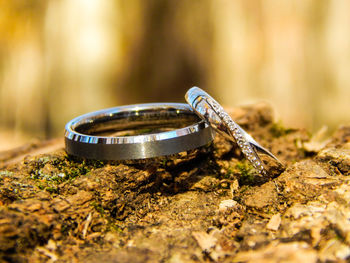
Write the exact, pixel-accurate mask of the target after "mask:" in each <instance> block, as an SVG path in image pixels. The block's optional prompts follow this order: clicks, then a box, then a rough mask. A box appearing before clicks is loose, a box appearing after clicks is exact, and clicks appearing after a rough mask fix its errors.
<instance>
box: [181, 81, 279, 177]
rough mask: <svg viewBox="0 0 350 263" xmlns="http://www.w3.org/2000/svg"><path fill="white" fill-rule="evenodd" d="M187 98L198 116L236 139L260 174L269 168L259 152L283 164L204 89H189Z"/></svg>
mask: <svg viewBox="0 0 350 263" xmlns="http://www.w3.org/2000/svg"><path fill="white" fill-rule="evenodd" d="M185 98H186V101H187V102H188V104H190V106H191V107H192V109H193V110H194V111H195V112H196V113H197V114H198V116H200V117H201V118H202V119H203V120H205V121H206V122H208V123H209V124H210V125H211V126H212V127H213V128H214V129H215V130H216V131H218V132H219V133H220V134H222V135H224V136H225V137H226V138H229V139H230V140H234V141H236V143H237V145H238V146H239V147H240V149H241V150H242V152H243V154H244V155H245V157H246V158H247V159H248V160H249V161H250V163H251V164H252V165H253V167H254V168H255V169H256V170H257V171H258V172H259V173H260V174H262V175H266V174H267V170H266V168H265V167H264V163H263V161H262V160H261V159H260V157H259V155H258V152H261V153H263V154H265V155H267V156H269V157H271V158H273V159H274V160H276V161H277V162H278V163H280V164H281V165H282V163H281V162H280V161H279V160H278V159H277V158H276V157H275V156H274V155H273V154H272V153H271V152H270V151H268V150H267V149H265V148H264V147H262V146H261V145H260V144H259V143H257V142H256V141H255V140H254V139H253V138H252V137H251V136H250V135H249V134H248V133H247V132H246V131H245V130H243V129H242V128H241V127H240V126H239V125H238V124H237V123H236V122H234V121H233V120H232V118H231V117H230V115H229V114H228V113H227V112H225V110H224V109H223V108H222V106H221V105H220V104H219V103H218V102H217V101H216V100H214V99H213V98H212V97H211V96H210V95H209V94H208V93H206V92H205V91H204V90H202V89H200V88H198V87H193V88H191V89H189V90H188V91H187V93H186V95H185Z"/></svg>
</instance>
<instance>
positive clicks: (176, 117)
mask: <svg viewBox="0 0 350 263" xmlns="http://www.w3.org/2000/svg"><path fill="white" fill-rule="evenodd" d="M184 122H185V123H186V122H190V123H191V125H189V126H186V127H184V128H178V129H173V130H170V131H161V132H156V133H148V134H142V135H134V136H99V135H96V134H101V133H103V132H110V131H112V130H113V131H124V130H128V131H130V130H134V129H140V128H146V129H147V128H148V127H152V128H153V129H154V127H158V128H159V127H160V126H163V127H164V126H165V125H168V126H171V127H178V126H181V124H182V126H183V123H184ZM65 129H66V132H65V145H66V151H67V153H68V154H71V155H75V156H79V157H84V158H88V159H97V160H132V159H145V158H152V157H158V156H164V155H171V154H175V153H179V152H184V151H188V150H192V149H195V148H198V147H200V146H203V145H206V144H208V143H210V142H211V141H212V140H213V139H214V136H215V132H214V131H213V129H212V128H211V127H210V126H209V125H208V124H207V123H205V122H204V121H202V120H201V119H200V118H199V117H198V116H197V115H196V114H195V113H194V112H193V110H192V109H191V107H190V106H189V105H187V104H183V103H149V104H136V105H128V106H121V107H115V108H110V109H105V110H100V111H96V112H92V113H88V114H85V115H82V116H79V117H77V118H75V119H73V120H71V121H69V122H68V123H67V124H66V128H65Z"/></svg>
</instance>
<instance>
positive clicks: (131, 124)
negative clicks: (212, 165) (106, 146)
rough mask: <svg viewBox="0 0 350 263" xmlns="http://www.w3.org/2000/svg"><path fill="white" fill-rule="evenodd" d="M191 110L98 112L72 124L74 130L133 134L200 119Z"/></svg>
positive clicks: (156, 130)
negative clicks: (99, 113) (98, 113)
mask: <svg viewBox="0 0 350 263" xmlns="http://www.w3.org/2000/svg"><path fill="white" fill-rule="evenodd" d="M200 121H201V119H200V118H199V117H198V116H197V115H196V114H195V113H194V112H191V111H188V110H184V109H143V110H138V111H120V112H112V113H108V114H101V115H97V116H93V117H91V118H87V119H83V120H81V121H78V122H77V123H75V125H73V127H72V129H73V130H75V131H76V132H79V133H82V134H87V135H100V136H135V135H140V134H151V133H158V132H164V131H169V130H174V129H178V128H184V127H186V126H189V125H193V124H195V123H198V122H200Z"/></svg>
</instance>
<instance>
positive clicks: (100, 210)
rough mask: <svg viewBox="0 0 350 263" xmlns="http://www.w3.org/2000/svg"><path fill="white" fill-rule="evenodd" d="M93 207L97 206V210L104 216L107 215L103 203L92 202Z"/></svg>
mask: <svg viewBox="0 0 350 263" xmlns="http://www.w3.org/2000/svg"><path fill="white" fill-rule="evenodd" d="M90 205H91V206H92V207H93V208H95V210H96V211H97V212H98V213H99V214H100V215H101V216H104V215H105V210H104V209H103V207H102V205H101V204H99V203H97V202H96V201H93V202H91V204H90Z"/></svg>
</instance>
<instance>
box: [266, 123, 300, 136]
mask: <svg viewBox="0 0 350 263" xmlns="http://www.w3.org/2000/svg"><path fill="white" fill-rule="evenodd" d="M294 131H295V130H294V129H290V128H285V127H284V126H283V125H282V123H281V122H276V123H274V124H272V126H271V128H270V132H271V134H272V136H273V137H276V138H278V137H282V136H285V135H287V134H290V133H292V132H294Z"/></svg>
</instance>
